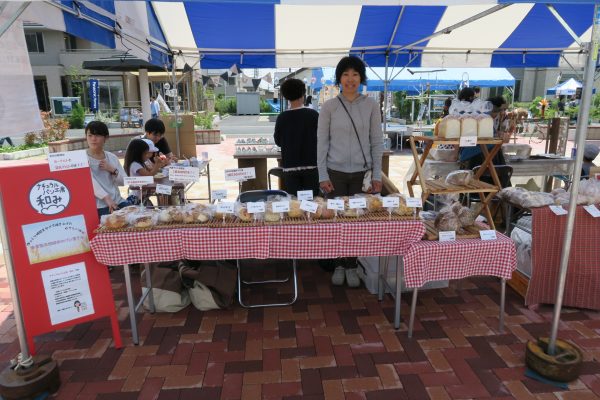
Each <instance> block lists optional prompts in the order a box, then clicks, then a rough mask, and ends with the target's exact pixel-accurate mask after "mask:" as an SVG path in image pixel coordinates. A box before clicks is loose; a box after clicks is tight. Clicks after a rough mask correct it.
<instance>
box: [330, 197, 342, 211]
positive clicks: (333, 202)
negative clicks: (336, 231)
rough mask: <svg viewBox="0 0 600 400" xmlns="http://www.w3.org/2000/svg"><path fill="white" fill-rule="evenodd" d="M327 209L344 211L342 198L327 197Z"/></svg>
mask: <svg viewBox="0 0 600 400" xmlns="http://www.w3.org/2000/svg"><path fill="white" fill-rule="evenodd" d="M327 209H329V210H338V211H344V200H342V199H328V200H327Z"/></svg>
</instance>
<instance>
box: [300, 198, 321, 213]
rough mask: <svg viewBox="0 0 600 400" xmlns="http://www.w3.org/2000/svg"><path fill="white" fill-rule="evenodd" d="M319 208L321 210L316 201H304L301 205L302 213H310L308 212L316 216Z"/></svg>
mask: <svg viewBox="0 0 600 400" xmlns="http://www.w3.org/2000/svg"><path fill="white" fill-rule="evenodd" d="M318 208H319V204H317V203H315V202H314V201H310V200H302V202H301V203H300V209H301V210H302V211H308V212H310V213H313V214H314V213H316V212H317V209H318Z"/></svg>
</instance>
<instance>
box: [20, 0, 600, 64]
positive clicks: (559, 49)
mask: <svg viewBox="0 0 600 400" xmlns="http://www.w3.org/2000/svg"><path fill="white" fill-rule="evenodd" d="M50 4H54V5H55V6H56V5H59V6H60V7H61V9H62V12H63V20H64V30H65V31H67V32H69V33H72V34H74V35H77V36H80V37H84V38H86V39H89V40H94V41H98V42H100V43H102V44H105V45H108V46H109V47H116V48H121V49H131V52H133V53H135V52H136V51H137V52H140V53H144V52H146V57H147V56H148V54H150V55H151V61H152V62H155V63H160V62H162V61H161V58H160V55H159V54H158V52H159V51H160V50H165V49H166V48H168V49H169V50H171V51H175V52H179V51H181V52H182V54H184V55H185V56H186V57H190V58H192V59H193V58H196V59H197V58H198V55H200V59H201V61H200V64H201V67H202V68H229V67H231V66H232V65H233V64H236V65H237V66H238V67H239V68H273V67H321V66H333V65H335V64H336V63H337V61H338V60H339V59H340V58H341V57H342V56H344V55H347V54H357V55H360V56H361V57H363V59H364V60H365V61H366V62H367V64H368V65H370V66H373V67H381V66H384V65H385V64H386V54H388V55H389V59H388V62H389V65H397V66H404V65H410V66H413V67H444V68H446V67H504V68H518V67H559V66H562V65H563V64H564V65H567V64H571V65H572V66H573V67H576V68H577V67H581V66H582V65H583V63H584V60H585V56H584V55H583V54H582V52H581V49H582V47H581V44H582V43H583V42H586V41H589V40H590V38H591V27H592V22H593V17H594V15H593V13H594V4H593V1H590V0H585V1H578V0H567V1H558V0H545V1H543V2H542V1H539V2H538V1H529V2H522V1H521V0H516V1H515V2H513V3H510V2H508V1H505V0H500V1H491V0H454V1H452V0H438V1H436V0H422V1H417V0H371V1H369V0H367V1H358V0H221V1H206V0H196V1H193V0H190V1H100V0H93V1H82V0H80V1H61V2H58V1H57V0H47V1H46V2H44V3H42V4H41V5H42V6H46V7H48V6H49V5H50ZM39 5H40V4H39V3H37V2H34V4H33V6H31V7H30V10H29V15H31V13H32V12H33V13H39V11H37V10H36V9H38V8H39V7H38V6H39ZM78 13H79V14H78ZM78 15H79V16H78ZM40 16H42V17H43V18H42V19H43V20H47V14H45V13H44V14H38V15H37V17H38V19H39V17H40ZM82 17H83V18H82ZM92 20H93V21H94V22H95V23H92V22H90V21H92ZM98 21H99V22H101V24H98ZM465 22H468V23H465ZM99 25H100V26H99ZM122 38H124V39H125V40H123V41H122V40H121V39H122ZM157 60H159V61H157ZM190 64H192V63H190Z"/></svg>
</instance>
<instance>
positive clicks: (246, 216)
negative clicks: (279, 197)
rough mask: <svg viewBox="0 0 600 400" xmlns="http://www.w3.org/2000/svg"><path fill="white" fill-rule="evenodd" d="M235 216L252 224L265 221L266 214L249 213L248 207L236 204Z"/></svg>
mask: <svg viewBox="0 0 600 400" xmlns="http://www.w3.org/2000/svg"><path fill="white" fill-rule="evenodd" d="M234 211H235V215H236V216H237V217H238V218H239V219H240V220H241V221H243V222H252V221H255V220H257V221H261V220H263V219H264V216H265V214H264V213H254V214H251V213H249V212H248V207H247V206H246V204H244V203H239V202H238V203H235V206H234Z"/></svg>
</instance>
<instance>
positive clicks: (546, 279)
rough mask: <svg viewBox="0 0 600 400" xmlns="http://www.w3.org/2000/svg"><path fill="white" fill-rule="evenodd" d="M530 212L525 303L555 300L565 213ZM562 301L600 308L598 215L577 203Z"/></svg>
mask: <svg viewBox="0 0 600 400" xmlns="http://www.w3.org/2000/svg"><path fill="white" fill-rule="evenodd" d="M531 212H532V215H533V217H532V243H531V263H532V273H531V279H530V280H529V288H528V290H527V296H526V298H525V304H526V305H532V304H540V303H545V304H554V300H555V297H556V285H557V282H558V271H559V269H560V257H561V252H562V245H563V237H564V232H565V228H566V223H567V216H566V215H562V216H557V215H555V214H554V213H553V212H552V211H551V210H550V209H549V208H548V207H541V208H534V209H532V210H531ZM563 305H565V306H570V307H580V308H589V309H594V310H600V218H593V217H592V216H591V215H590V214H588V212H587V211H585V210H584V209H583V206H577V212H576V214H575V226H574V230H573V238H572V242H571V253H570V254H569V269H568V271H567V280H566V283H565V292H564V299H563Z"/></svg>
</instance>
